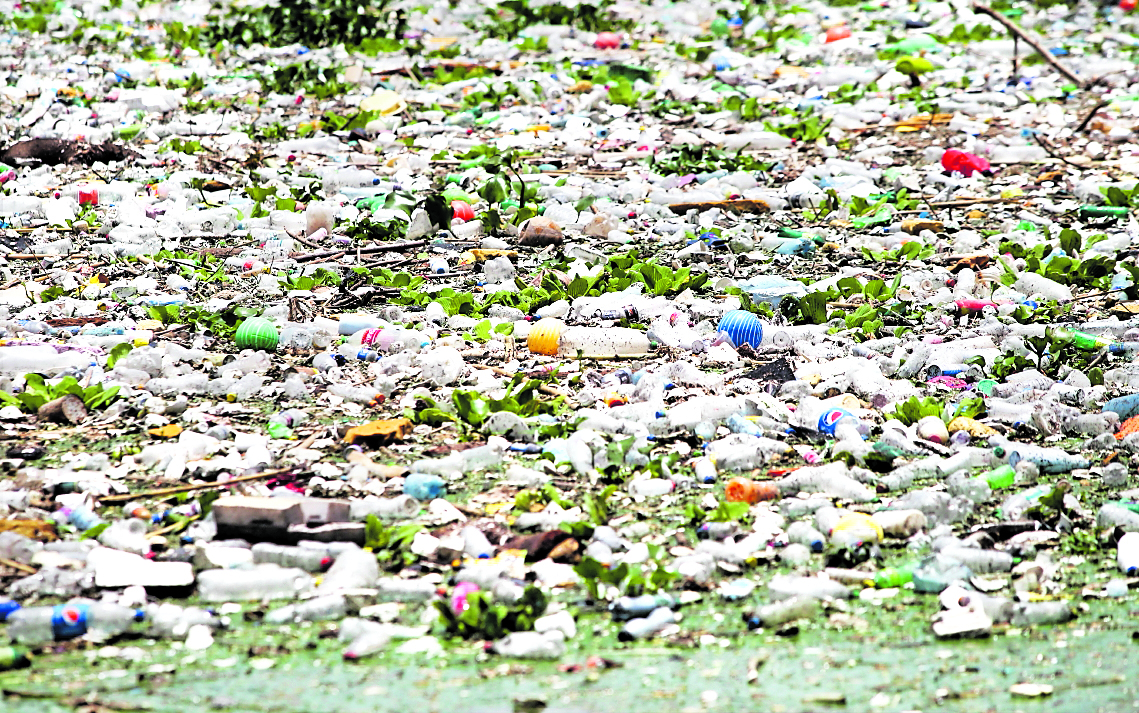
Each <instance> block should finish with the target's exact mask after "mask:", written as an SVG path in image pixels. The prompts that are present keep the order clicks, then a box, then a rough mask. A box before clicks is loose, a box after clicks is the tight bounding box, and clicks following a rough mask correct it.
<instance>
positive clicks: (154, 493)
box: [99, 468, 292, 503]
mask: <svg viewBox="0 0 1139 713" xmlns="http://www.w3.org/2000/svg"><path fill="white" fill-rule="evenodd" d="M290 470H292V469H291V468H278V469H277V470H267V471H265V472H263V473H254V474H253V475H242V476H239V477H237V478H232V479H230V480H226V481H223V482H220V483H198V484H196V485H177V486H174V487H171V488H158V489H157V490H144V491H143V492H141V493H127V494H126V495H108V496H105V497H101V498H99V500H100V501H101V502H104V503H125V502H127V501H128V500H134V499H135V498H156V497H162V496H165V495H176V494H178V493H190V492H193V491H195V490H206V489H208V488H228V487H229V486H231V485H236V484H237V483H248V482H249V481H251V480H263V479H265V478H272V477H273V476H275V475H284V474H285V473H288V472H289V471H290Z"/></svg>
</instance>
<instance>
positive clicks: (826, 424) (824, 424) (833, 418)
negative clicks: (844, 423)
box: [819, 408, 854, 436]
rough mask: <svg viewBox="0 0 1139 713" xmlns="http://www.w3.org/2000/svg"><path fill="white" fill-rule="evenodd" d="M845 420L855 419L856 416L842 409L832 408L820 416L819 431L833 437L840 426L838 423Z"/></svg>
mask: <svg viewBox="0 0 1139 713" xmlns="http://www.w3.org/2000/svg"><path fill="white" fill-rule="evenodd" d="M844 418H854V414H852V413H851V412H850V411H847V410H846V409H841V408H832V409H829V410H827V411H824V412H823V415H822V416H819V430H820V431H822V432H823V433H825V434H827V435H828V436H833V435H834V429H835V427H836V426H837V425H838V422H839V421H841V420H842V419H844Z"/></svg>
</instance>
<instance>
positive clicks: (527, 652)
mask: <svg viewBox="0 0 1139 713" xmlns="http://www.w3.org/2000/svg"><path fill="white" fill-rule="evenodd" d="M492 649H493V651H494V652H495V653H497V654H501V655H502V656H512V657H514V658H518V659H556V658H559V657H560V656H561V655H562V654H564V653H565V652H566V641H565V634H563V633H562V632H561V631H557V630H555V631H547V632H545V633H543V634H539V633H538V632H536V631H516V632H514V633H513V634H507V635H506V636H505V637H504V638H502V639H499V640H498V641H496V642H494V645H493V647H492Z"/></svg>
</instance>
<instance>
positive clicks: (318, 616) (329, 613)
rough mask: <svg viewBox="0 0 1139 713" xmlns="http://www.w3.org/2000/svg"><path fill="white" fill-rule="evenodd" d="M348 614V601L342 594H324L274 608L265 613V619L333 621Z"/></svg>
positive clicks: (271, 620) (272, 620)
mask: <svg viewBox="0 0 1139 713" xmlns="http://www.w3.org/2000/svg"><path fill="white" fill-rule="evenodd" d="M347 615H348V601H347V600H346V599H345V598H344V595H343V594H326V595H324V596H319V597H314V598H312V599H308V600H306V601H304V602H301V603H299V604H290V605H288V606H284V607H281V608H280V609H274V610H273V611H271V612H269V613H268V614H266V615H265V621H267V622H269V623H272V624H284V623H287V622H300V621H335V620H337V619H343V618H344V617H345V616H347Z"/></svg>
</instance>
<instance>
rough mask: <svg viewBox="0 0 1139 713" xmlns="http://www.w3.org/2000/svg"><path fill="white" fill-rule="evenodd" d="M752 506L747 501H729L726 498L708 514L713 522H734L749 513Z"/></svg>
mask: <svg viewBox="0 0 1139 713" xmlns="http://www.w3.org/2000/svg"><path fill="white" fill-rule="evenodd" d="M750 509H751V506H750V505H748V504H747V503H746V502H729V501H727V500H724V501H723V502H721V503H720V504H719V506H718V507H717V508H716V509H715V510H713V511H712V512H711V513H709V515H708V519H709V520H711V521H712V522H734V521H736V520H739V519H740V518H742V517H743V516H744V515H747V513H748V510H750Z"/></svg>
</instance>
